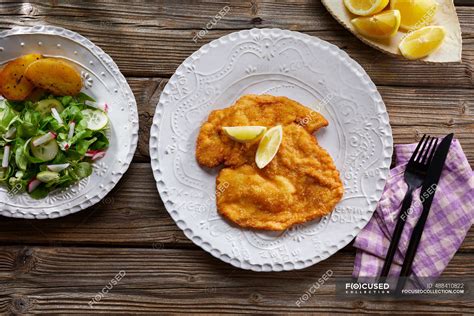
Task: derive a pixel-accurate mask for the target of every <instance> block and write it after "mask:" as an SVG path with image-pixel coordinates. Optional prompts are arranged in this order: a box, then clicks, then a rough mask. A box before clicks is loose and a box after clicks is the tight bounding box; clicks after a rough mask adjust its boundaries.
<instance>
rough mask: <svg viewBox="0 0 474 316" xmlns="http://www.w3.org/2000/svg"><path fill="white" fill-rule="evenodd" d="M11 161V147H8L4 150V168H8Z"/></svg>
mask: <svg viewBox="0 0 474 316" xmlns="http://www.w3.org/2000/svg"><path fill="white" fill-rule="evenodd" d="M9 160H10V146H8V145H7V146H5V148H4V149H3V159H2V168H8V163H9Z"/></svg>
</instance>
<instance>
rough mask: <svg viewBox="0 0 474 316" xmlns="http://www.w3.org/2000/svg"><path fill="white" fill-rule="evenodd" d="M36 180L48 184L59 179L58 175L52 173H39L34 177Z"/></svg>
mask: <svg viewBox="0 0 474 316" xmlns="http://www.w3.org/2000/svg"><path fill="white" fill-rule="evenodd" d="M36 179H38V180H40V181H41V182H44V183H48V182H51V181H55V180H58V179H59V173H57V172H52V171H41V172H40V173H38V174H37V175H36Z"/></svg>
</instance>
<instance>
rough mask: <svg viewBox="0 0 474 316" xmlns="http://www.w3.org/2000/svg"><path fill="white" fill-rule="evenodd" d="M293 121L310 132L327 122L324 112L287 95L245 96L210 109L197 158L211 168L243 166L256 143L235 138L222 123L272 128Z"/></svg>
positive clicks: (197, 149)
mask: <svg viewBox="0 0 474 316" xmlns="http://www.w3.org/2000/svg"><path fill="white" fill-rule="evenodd" d="M290 123H301V125H302V126H303V127H304V129H305V130H306V131H308V132H309V133H313V132H315V131H316V130H318V129H320V128H321V127H324V126H327V125H328V121H327V120H326V119H325V118H324V117H323V116H322V115H321V114H319V113H318V112H315V111H312V110H311V109H309V108H307V107H305V106H304V105H302V104H300V103H298V102H296V101H293V100H290V99H288V98H287V97H275V96H271V95H253V94H250V95H245V96H243V97H241V98H240V99H238V100H237V102H236V103H235V104H234V105H232V106H230V107H228V108H225V109H222V110H215V111H212V112H211V114H210V115H209V118H208V120H207V121H206V122H205V123H204V124H203V125H202V126H201V130H200V132H199V136H198V139H197V146H196V159H197V161H198V162H199V164H200V165H202V166H205V167H209V168H212V167H216V166H218V165H220V164H221V163H223V164H224V165H226V166H236V165H240V164H242V163H245V162H246V161H247V160H246V159H245V158H244V156H246V153H247V151H248V149H249V147H251V146H253V145H254V144H241V143H239V142H236V141H233V140H232V139H230V138H229V137H228V136H227V135H226V134H225V133H224V131H223V130H222V127H223V126H249V125H260V126H267V127H272V126H275V125H283V126H284V125H288V124H290Z"/></svg>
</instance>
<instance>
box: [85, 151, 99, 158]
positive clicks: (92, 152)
mask: <svg viewBox="0 0 474 316" xmlns="http://www.w3.org/2000/svg"><path fill="white" fill-rule="evenodd" d="M96 153H97V150H92V149H89V150H88V151H87V152H86V153H85V155H84V156H86V157H94V155H95V154H96Z"/></svg>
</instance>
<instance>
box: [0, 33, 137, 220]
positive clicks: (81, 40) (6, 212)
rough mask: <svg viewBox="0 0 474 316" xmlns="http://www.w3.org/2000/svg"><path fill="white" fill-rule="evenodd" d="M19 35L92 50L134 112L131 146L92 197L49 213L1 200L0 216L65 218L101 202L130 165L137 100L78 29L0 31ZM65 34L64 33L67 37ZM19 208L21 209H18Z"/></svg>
mask: <svg viewBox="0 0 474 316" xmlns="http://www.w3.org/2000/svg"><path fill="white" fill-rule="evenodd" d="M22 34H45V35H53V36H59V37H65V38H68V39H70V40H72V41H74V42H76V43H78V44H79V45H80V46H83V47H85V48H86V49H88V50H90V51H91V52H93V53H94V55H96V57H97V58H99V59H100V60H101V61H102V62H103V63H104V65H106V66H107V67H108V68H110V70H111V71H113V72H114V75H115V77H116V79H117V80H118V82H119V83H120V84H121V88H124V89H126V91H125V92H128V95H129V99H128V100H127V102H129V104H130V106H131V108H133V111H131V112H132V114H133V119H132V120H130V123H131V141H130V148H129V151H128V153H127V155H126V159H125V161H124V162H123V163H122V164H121V165H120V168H118V169H117V170H115V173H111V178H110V183H109V184H110V185H107V186H105V185H104V186H103V187H102V188H100V189H99V190H98V192H97V193H95V194H94V195H93V196H91V197H90V198H88V199H86V200H85V201H83V202H81V203H79V204H77V205H73V206H71V207H68V206H66V205H63V206H62V208H61V209H58V210H55V211H54V212H49V213H48V212H46V211H45V210H46V209H49V208H42V209H36V210H35V211H36V212H35V213H28V212H26V209H19V208H18V207H14V206H11V205H9V204H6V203H5V202H1V204H0V206H1V209H0V215H2V216H6V217H14V218H26V219H52V218H59V217H64V216H66V215H70V214H73V213H77V212H79V211H82V210H84V209H86V208H89V207H91V206H93V205H95V204H97V203H98V202H100V201H101V200H102V199H103V198H104V197H105V196H106V195H107V194H108V193H110V191H112V190H113V188H114V187H115V186H116V185H117V183H118V182H119V181H120V179H121V178H122V176H123V175H124V174H125V172H126V171H127V170H128V168H129V167H130V164H131V162H132V159H133V156H134V154H135V151H136V148H137V145H138V128H139V123H138V109H137V102H136V100H135V95H134V94H133V92H132V89H131V88H130V86H129V84H128V82H127V80H126V79H125V77H124V75H123V74H122V72H121V71H120V69H119V67H118V66H117V64H116V63H115V62H114V61H113V59H112V58H111V57H110V56H109V55H108V54H107V53H105V52H104V51H103V50H102V49H101V48H100V47H99V46H97V45H95V44H94V43H92V42H91V41H90V40H89V39H87V38H86V37H84V36H82V35H80V34H79V33H77V32H74V31H71V30H68V29H65V28H62V27H58V26H51V25H37V26H32V27H22V26H18V27H13V28H11V29H9V30H5V31H2V32H0V38H5V37H8V36H12V35H22ZM64 34H66V36H65V35H64ZM51 207H55V206H54V205H53V206H51ZM20 210H21V211H22V212H19V211H20ZM57 213H59V215H56V214H57Z"/></svg>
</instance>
